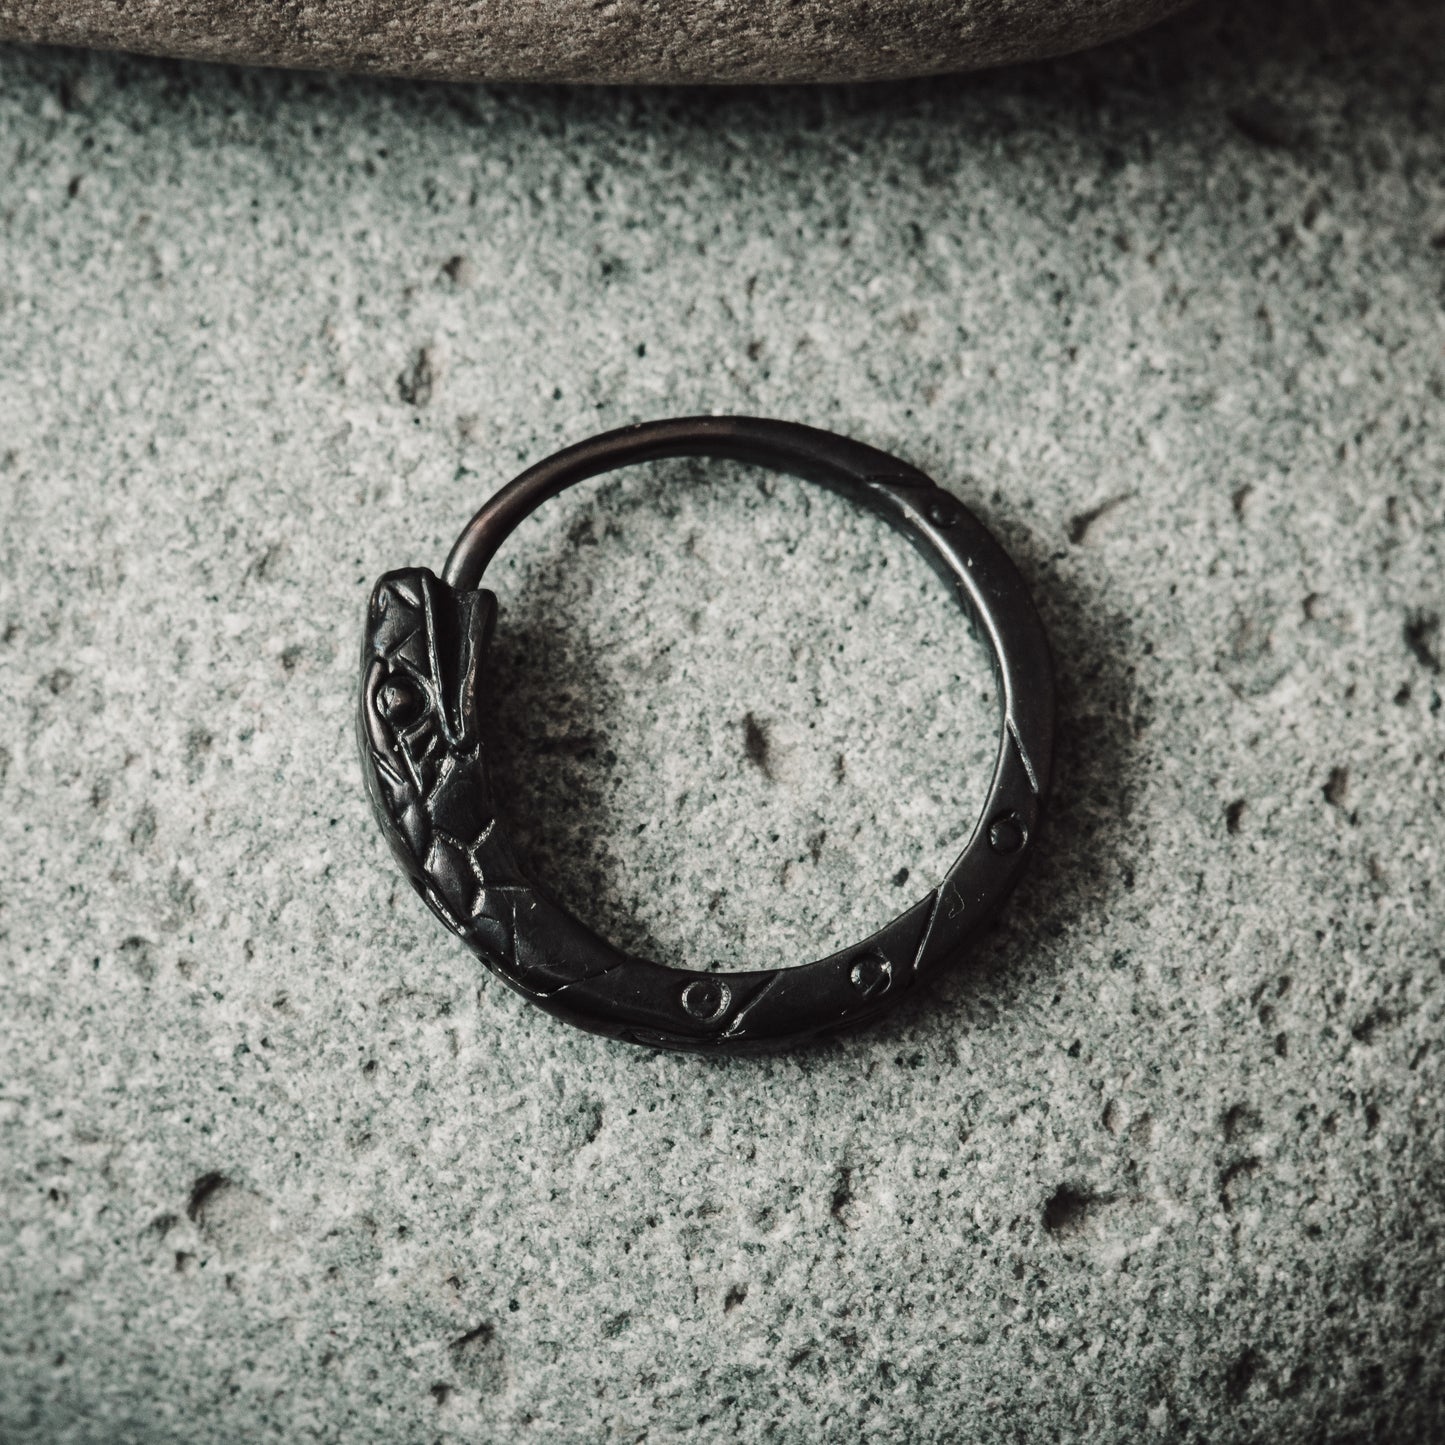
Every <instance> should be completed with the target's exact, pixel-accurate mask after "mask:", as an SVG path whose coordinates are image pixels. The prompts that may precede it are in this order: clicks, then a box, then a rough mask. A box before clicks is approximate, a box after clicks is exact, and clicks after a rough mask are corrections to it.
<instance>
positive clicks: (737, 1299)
mask: <svg viewBox="0 0 1445 1445" xmlns="http://www.w3.org/2000/svg"><path fill="white" fill-rule="evenodd" d="M747 1297H748V1287H747V1285H745V1284H735V1285H733V1286H732V1287H731V1288H730V1289H729V1290H728V1292H727V1294H725V1295H724V1296H723V1313H724V1314H730V1313H731V1312H732V1311H733V1310H735V1309H736V1308H737V1307H738V1306H739V1305H740V1304H742V1302H743V1301H744V1300H745V1299H747Z"/></svg>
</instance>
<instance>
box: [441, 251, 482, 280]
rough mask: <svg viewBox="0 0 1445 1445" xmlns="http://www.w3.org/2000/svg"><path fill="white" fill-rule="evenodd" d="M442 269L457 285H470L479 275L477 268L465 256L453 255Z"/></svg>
mask: <svg viewBox="0 0 1445 1445" xmlns="http://www.w3.org/2000/svg"><path fill="white" fill-rule="evenodd" d="M442 270H443V271H444V272H446V275H447V279H448V280H449V281H451V282H452V284H453V285H455V286H470V285H471V284H472V282H473V281H474V280H476V276H477V268H476V267H475V266H473V265H472V263H471V262H470V261H469V260H467V258H466V257H465V256H453V257H452V258H451V260H450V261H448V262H446V264H445V265H443V267H442Z"/></svg>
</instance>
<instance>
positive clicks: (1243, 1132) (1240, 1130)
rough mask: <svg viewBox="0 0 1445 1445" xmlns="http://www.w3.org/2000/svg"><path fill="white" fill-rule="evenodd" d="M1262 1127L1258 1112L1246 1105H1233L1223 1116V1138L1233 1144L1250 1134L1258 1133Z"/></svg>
mask: <svg viewBox="0 0 1445 1445" xmlns="http://www.w3.org/2000/svg"><path fill="white" fill-rule="evenodd" d="M1262 1125H1263V1120H1261V1118H1260V1116H1259V1110H1258V1109H1255V1108H1252V1107H1251V1106H1250V1105H1248V1104H1235V1105H1233V1106H1232V1107H1231V1108H1230V1110H1229V1112H1228V1113H1227V1114H1225V1116H1224V1137H1225V1138H1226V1139H1227V1140H1228V1141H1229V1142H1230V1143H1234V1142H1235V1141H1237V1140H1239V1139H1243V1138H1246V1137H1247V1136H1248V1135H1250V1134H1255V1133H1258V1132H1259V1130H1260V1128H1261V1127H1262Z"/></svg>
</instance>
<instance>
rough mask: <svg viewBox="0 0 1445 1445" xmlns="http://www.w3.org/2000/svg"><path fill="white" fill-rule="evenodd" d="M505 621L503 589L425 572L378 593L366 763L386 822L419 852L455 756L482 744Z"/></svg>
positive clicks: (364, 728)
mask: <svg viewBox="0 0 1445 1445" xmlns="http://www.w3.org/2000/svg"><path fill="white" fill-rule="evenodd" d="M496 617H497V599H496V596H495V595H494V594H493V593H491V592H485V591H480V590H479V591H475V592H457V591H455V590H454V589H453V588H451V587H448V586H447V585H446V583H445V582H442V581H440V580H439V579H438V578H437V577H436V576H434V575H433V574H432V573H431V572H429V571H428V570H427V569H426V568H424V567H412V568H407V569H405V570H403V571H398V572H388V573H387V574H386V575H385V576H384V577H382V578H381V580H380V581H379V582H377V584H376V587H375V589H374V590H373V591H372V594H371V605H370V607H369V608H368V611H367V619H366V636H365V639H364V641H363V643H362V683H361V699H360V712H359V715H358V719H357V721H358V735H359V741H360V744H361V755H362V762H363V764H364V770H365V772H366V780H367V785H368V787H369V789H370V791H371V795H372V801H373V802H374V803H375V804H376V808H377V812H378V815H380V816H381V819H382V822H383V825H384V826H386V825H389V827H388V833H389V834H391V833H392V830H399V832H400V833H401V834H402V836H403V837H405V838H406V839H407V840H408V842H410V843H411V844H412V848H413V850H415V848H416V847H417V846H418V845H420V844H421V843H422V837H423V830H424V828H425V810H426V804H427V802H428V799H429V798H430V797H431V795H432V793H433V791H434V790H435V789H436V786H437V783H438V780H439V779H440V778H441V777H442V776H443V773H444V772H445V771H448V760H449V759H451V760H453V761H452V763H451V768H453V769H454V768H455V766H456V760H461V759H471V758H473V757H474V756H475V755H476V753H477V751H478V749H479V747H480V743H481V738H480V719H479V716H478V711H479V710H478V702H477V682H478V672H479V669H480V666H481V661H482V657H483V655H484V653H485V651H486V646H487V642H488V640H489V638H490V637H491V633H492V628H493V626H494V624H495V622H496ZM394 841H396V840H395V839H394Z"/></svg>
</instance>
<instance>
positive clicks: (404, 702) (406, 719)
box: [376, 677, 425, 728]
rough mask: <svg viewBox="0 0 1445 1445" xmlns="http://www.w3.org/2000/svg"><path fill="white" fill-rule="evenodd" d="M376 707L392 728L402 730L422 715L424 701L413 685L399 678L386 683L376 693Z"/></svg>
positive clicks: (418, 690)
mask: <svg viewBox="0 0 1445 1445" xmlns="http://www.w3.org/2000/svg"><path fill="white" fill-rule="evenodd" d="M376 706H377V711H379V712H380V713H381V715H382V717H384V718H385V719H386V720H387V722H389V723H390V724H391V725H392V727H394V728H404V727H409V726H410V725H411V724H412V723H414V722H415V721H416V720H417V718H419V717H420V716H421V715H422V712H423V710H424V709H425V699H424V698H423V697H422V695H421V691H420V689H419V688H418V687H417V686H416V684H415V683H413V682H410V681H408V680H407V679H406V678H400V677H399V678H395V679H393V680H392V681H391V682H388V683H386V684H385V685H384V686H383V687H382V688H381V690H380V691H379V692H378V693H377V695H376Z"/></svg>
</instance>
